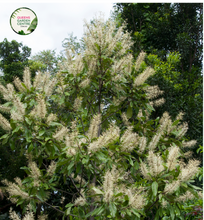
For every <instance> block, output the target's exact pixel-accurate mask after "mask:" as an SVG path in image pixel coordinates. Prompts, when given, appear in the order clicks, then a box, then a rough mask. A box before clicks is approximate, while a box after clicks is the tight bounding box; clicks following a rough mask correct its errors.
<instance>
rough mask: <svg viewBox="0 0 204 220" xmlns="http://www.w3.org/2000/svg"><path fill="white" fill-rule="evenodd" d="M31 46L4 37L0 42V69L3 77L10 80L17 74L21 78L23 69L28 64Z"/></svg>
mask: <svg viewBox="0 0 204 220" xmlns="http://www.w3.org/2000/svg"><path fill="white" fill-rule="evenodd" d="M30 54H31V48H29V47H27V46H23V44H22V43H18V42H17V41H15V40H12V41H11V42H9V41H8V40H7V39H6V38H5V39H4V41H3V42H1V43H0V59H1V61H0V69H1V70H2V72H3V73H4V76H3V79H4V80H5V81H6V82H12V81H13V79H14V77H15V76H17V77H19V78H20V79H22V75H23V70H24V68H25V66H28V58H29V56H30Z"/></svg>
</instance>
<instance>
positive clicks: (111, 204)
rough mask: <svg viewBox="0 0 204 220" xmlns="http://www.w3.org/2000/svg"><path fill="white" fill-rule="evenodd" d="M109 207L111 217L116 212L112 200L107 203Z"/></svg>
mask: <svg viewBox="0 0 204 220" xmlns="http://www.w3.org/2000/svg"><path fill="white" fill-rule="evenodd" d="M109 209H110V213H111V215H112V217H115V214H116V212H117V207H116V206H115V204H114V203H113V202H111V203H110V204H109Z"/></svg>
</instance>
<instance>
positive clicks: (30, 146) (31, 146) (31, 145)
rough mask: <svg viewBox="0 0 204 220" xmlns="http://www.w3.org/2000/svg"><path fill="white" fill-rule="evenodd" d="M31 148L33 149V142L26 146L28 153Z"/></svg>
mask: <svg viewBox="0 0 204 220" xmlns="http://www.w3.org/2000/svg"><path fill="white" fill-rule="evenodd" d="M32 149H33V144H32V143H31V144H30V145H29V147H28V153H30V152H31V151H32Z"/></svg>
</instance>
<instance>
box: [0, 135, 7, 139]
mask: <svg viewBox="0 0 204 220" xmlns="http://www.w3.org/2000/svg"><path fill="white" fill-rule="evenodd" d="M8 135H9V134H4V135H3V136H1V138H0V140H1V139H4V138H7V137H8Z"/></svg>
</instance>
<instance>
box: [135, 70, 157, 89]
mask: <svg viewBox="0 0 204 220" xmlns="http://www.w3.org/2000/svg"><path fill="white" fill-rule="evenodd" d="M154 73H155V71H154V69H152V68H151V67H147V68H146V69H145V70H144V71H143V72H142V73H141V74H139V75H138V76H137V77H136V79H135V81H134V84H133V86H134V87H136V86H140V85H142V84H143V83H144V82H145V81H146V80H147V79H148V78H149V77H150V76H151V75H153V74H154Z"/></svg>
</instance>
